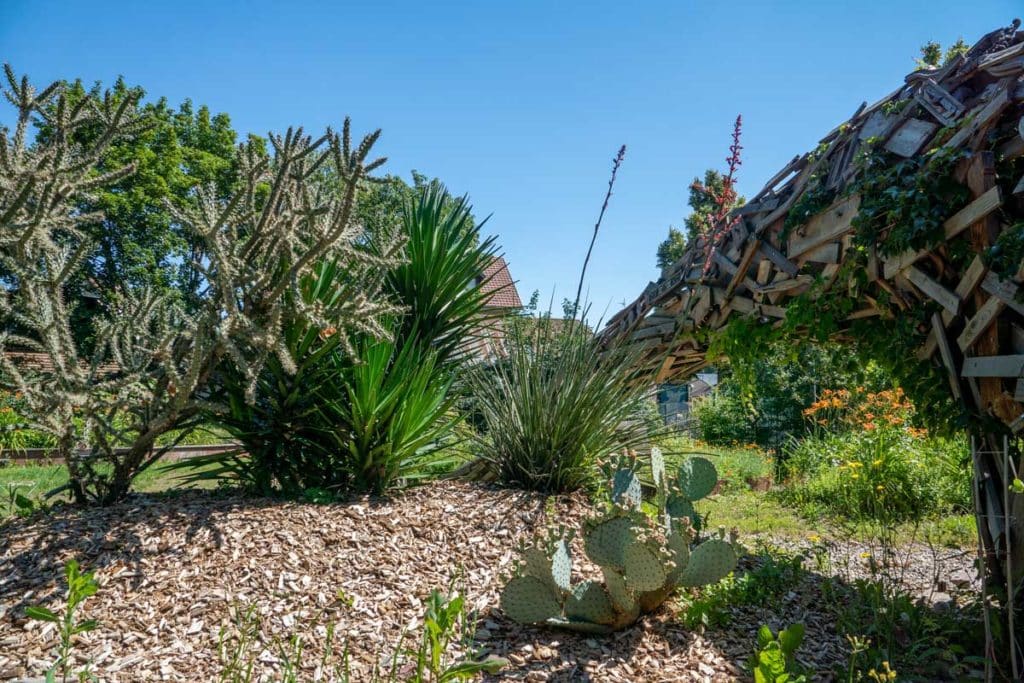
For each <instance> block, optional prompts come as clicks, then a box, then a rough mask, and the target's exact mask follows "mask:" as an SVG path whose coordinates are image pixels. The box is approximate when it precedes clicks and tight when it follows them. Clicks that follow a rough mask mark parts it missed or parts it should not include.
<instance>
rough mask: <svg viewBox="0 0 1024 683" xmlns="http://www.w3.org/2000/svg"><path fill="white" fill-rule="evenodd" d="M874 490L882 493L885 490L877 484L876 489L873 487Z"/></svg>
mask: <svg viewBox="0 0 1024 683" xmlns="http://www.w3.org/2000/svg"><path fill="white" fill-rule="evenodd" d="M875 490H876V491H884V490H885V487H884V486H882V485H881V484H879V485H878V486H876V487H875Z"/></svg>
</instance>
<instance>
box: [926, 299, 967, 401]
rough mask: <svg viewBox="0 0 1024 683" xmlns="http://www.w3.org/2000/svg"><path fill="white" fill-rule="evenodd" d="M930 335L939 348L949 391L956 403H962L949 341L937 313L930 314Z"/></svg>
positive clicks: (958, 380)
mask: <svg viewBox="0 0 1024 683" xmlns="http://www.w3.org/2000/svg"><path fill="white" fill-rule="evenodd" d="M932 334H933V335H934V336H935V341H936V344H937V345H938V347H939V355H940V356H941V357H942V364H943V365H945V366H946V373H947V375H948V377H949V389H950V391H952V392H953V396H954V397H955V398H956V399H957V401H961V402H962V401H963V395H962V394H961V393H960V379H959V377H958V376H957V371H956V361H955V360H954V359H953V350H952V349H951V348H949V339H947V338H946V328H944V327H943V326H942V320H940V319H939V315H938V313H933V314H932Z"/></svg>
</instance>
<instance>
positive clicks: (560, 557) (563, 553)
mask: <svg viewBox="0 0 1024 683" xmlns="http://www.w3.org/2000/svg"><path fill="white" fill-rule="evenodd" d="M550 574H551V579H552V581H554V584H555V586H556V587H557V588H558V590H560V591H561V592H562V593H568V592H569V591H570V590H571V589H572V584H571V583H570V579H571V577H572V559H571V558H570V557H569V546H567V545H566V543H565V539H564V538H563V539H559V541H558V543H556V544H555V552H554V554H553V555H552V556H551V572H550Z"/></svg>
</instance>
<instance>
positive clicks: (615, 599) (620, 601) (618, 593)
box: [601, 567, 636, 614]
mask: <svg viewBox="0 0 1024 683" xmlns="http://www.w3.org/2000/svg"><path fill="white" fill-rule="evenodd" d="M601 574H602V575H604V586H605V589H606V590H607V591H608V597H610V598H611V600H612V606H613V607H615V609H616V611H618V612H622V613H623V614H628V613H629V612H632V611H633V610H635V609H636V600H635V599H634V598H633V594H632V593H631V592H630V590H629V589H628V588H627V587H626V580H625V579H624V578H623V577H622V574H620V573H619V572H618V570H616V569H612V568H611V567H601Z"/></svg>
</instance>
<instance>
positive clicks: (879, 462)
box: [871, 458, 882, 467]
mask: <svg viewBox="0 0 1024 683" xmlns="http://www.w3.org/2000/svg"><path fill="white" fill-rule="evenodd" d="M881 464H882V459H881V458H878V459H876V460H874V461H873V462H872V463H871V465H872V466H873V467H878V466H879V465H881Z"/></svg>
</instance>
